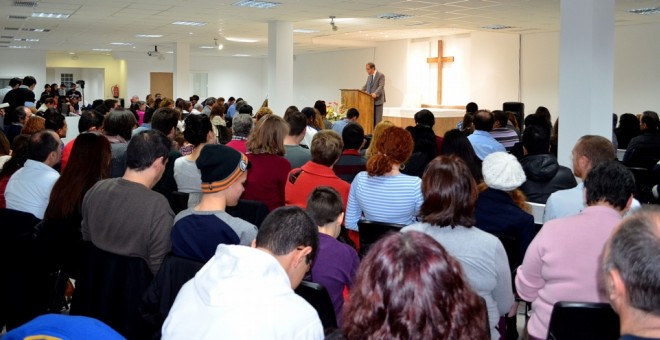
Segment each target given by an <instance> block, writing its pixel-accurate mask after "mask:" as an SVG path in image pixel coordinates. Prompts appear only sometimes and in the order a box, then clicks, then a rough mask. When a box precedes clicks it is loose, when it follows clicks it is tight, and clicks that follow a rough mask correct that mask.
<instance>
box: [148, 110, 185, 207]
mask: <svg viewBox="0 0 660 340" xmlns="http://www.w3.org/2000/svg"><path fill="white" fill-rule="evenodd" d="M164 103H165V101H163V103H161V105H163V104H164ZM180 117H181V114H180V113H179V112H178V111H176V110H175V109H173V108H170V107H161V108H159V109H158V110H156V112H154V116H153V117H152V118H151V128H152V129H153V130H156V131H160V132H161V133H162V134H163V135H165V136H167V138H169V140H170V141H171V142H174V136H175V135H176V132H177V124H179V119H180ZM179 157H181V152H179V151H178V150H176V149H174V148H170V153H169V154H168V156H167V158H168V160H167V163H165V172H164V173H163V175H162V176H161V178H160V180H159V181H158V182H157V183H156V185H154V187H153V190H155V191H157V192H159V193H161V194H162V195H163V196H165V198H167V201H168V202H169V203H170V207H175V206H176V204H177V203H175V202H176V200H177V198H175V197H174V195H173V192H175V191H177V186H176V180H174V164H175V163H176V160H177V159H178V158H179Z"/></svg>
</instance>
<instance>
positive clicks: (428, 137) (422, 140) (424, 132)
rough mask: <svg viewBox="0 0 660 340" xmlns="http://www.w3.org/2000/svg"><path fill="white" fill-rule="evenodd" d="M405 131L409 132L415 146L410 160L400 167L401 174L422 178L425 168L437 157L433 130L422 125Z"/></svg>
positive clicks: (410, 127)
mask: <svg viewBox="0 0 660 340" xmlns="http://www.w3.org/2000/svg"><path fill="white" fill-rule="evenodd" d="M406 130H407V131H408V132H410V135H411V136H412V139H413V143H414V144H415V146H414V148H413V153H412V155H410V159H408V162H406V164H405V166H403V167H402V169H401V172H402V173H404V174H406V175H410V176H417V177H419V178H422V175H423V174H424V169H426V166H427V165H428V164H429V162H431V160H433V158H435V157H436V156H437V153H438V152H437V140H436V138H435V137H436V136H435V133H434V132H433V129H431V128H430V127H428V126H426V125H424V124H417V125H415V126H409V127H407V128H406Z"/></svg>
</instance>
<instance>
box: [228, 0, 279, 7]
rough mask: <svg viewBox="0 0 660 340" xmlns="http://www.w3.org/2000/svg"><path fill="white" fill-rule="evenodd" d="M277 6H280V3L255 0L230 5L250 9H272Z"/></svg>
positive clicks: (244, 0)
mask: <svg viewBox="0 0 660 340" xmlns="http://www.w3.org/2000/svg"><path fill="white" fill-rule="evenodd" d="M278 5H281V3H279V2H271V1H256V0H241V1H238V2H235V3H233V4H232V6H238V7H251V8H273V7H275V6H278Z"/></svg>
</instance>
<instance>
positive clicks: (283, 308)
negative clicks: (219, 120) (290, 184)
mask: <svg viewBox="0 0 660 340" xmlns="http://www.w3.org/2000/svg"><path fill="white" fill-rule="evenodd" d="M271 117H277V116H274V115H271ZM271 117H268V118H266V119H267V120H268V119H270V118H271ZM280 119H281V118H280ZM318 249H319V236H318V228H317V227H316V225H315V223H314V221H313V220H312V219H311V218H310V217H309V216H308V215H307V214H306V213H305V212H304V211H303V210H302V209H300V208H298V207H283V208H279V209H276V210H274V211H273V212H271V214H270V215H268V217H267V218H266V220H264V222H263V224H262V225H261V227H260V229H259V232H258V233H257V239H256V241H255V243H254V248H252V247H244V246H237V245H224V244H221V245H219V246H218V248H217V250H216V252H215V255H214V256H213V257H212V258H211V259H210V260H209V262H207V263H206V265H205V266H204V267H203V268H202V269H201V270H200V271H199V272H198V273H197V275H195V277H194V278H193V279H192V280H190V281H188V283H186V284H185V285H184V286H183V287H182V288H181V290H180V291H179V294H178V296H177V298H176V301H175V302H174V305H173V306H172V309H171V310H170V314H169V315H168V317H167V319H166V320H165V324H164V325H163V328H162V334H163V337H162V338H163V339H180V338H191V339H219V338H222V339H236V338H249V339H263V338H273V339H322V338H323V326H322V325H321V320H319V317H318V314H317V313H316V311H315V310H314V308H312V306H310V305H309V304H308V303H307V302H306V301H305V300H303V299H302V298H301V297H300V296H298V295H296V294H295V293H294V291H293V289H294V288H296V287H297V286H298V285H299V284H300V282H301V281H302V279H303V276H304V275H305V273H306V272H307V271H308V270H309V269H310V267H311V265H312V259H313V258H314V256H315V254H316V252H317V251H318Z"/></svg>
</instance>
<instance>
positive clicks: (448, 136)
mask: <svg viewBox="0 0 660 340" xmlns="http://www.w3.org/2000/svg"><path fill="white" fill-rule="evenodd" d="M441 153H442V154H443V155H447V156H449V155H456V156H458V157H460V158H461V159H462V160H463V161H464V162H465V164H467V166H468V168H470V173H471V174H472V177H474V180H475V181H477V183H479V182H481V181H483V180H484V177H483V175H482V174H481V160H480V159H479V157H477V154H476V153H475V152H474V148H472V144H471V143H470V141H469V140H468V139H467V137H466V136H465V134H463V133H462V132H461V131H459V130H457V129H454V130H449V131H447V132H446V133H445V136H444V137H443V139H442V152H441Z"/></svg>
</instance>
